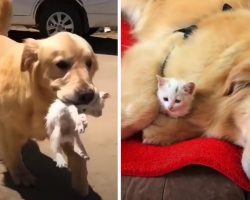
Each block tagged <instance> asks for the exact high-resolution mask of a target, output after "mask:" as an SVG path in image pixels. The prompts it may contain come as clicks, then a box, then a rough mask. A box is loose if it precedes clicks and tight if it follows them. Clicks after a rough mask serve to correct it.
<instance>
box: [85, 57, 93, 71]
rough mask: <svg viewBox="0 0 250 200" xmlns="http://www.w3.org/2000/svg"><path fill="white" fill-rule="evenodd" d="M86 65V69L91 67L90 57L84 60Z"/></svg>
mask: <svg viewBox="0 0 250 200" xmlns="http://www.w3.org/2000/svg"><path fill="white" fill-rule="evenodd" d="M86 66H87V68H88V70H90V69H91V66H92V60H91V59H88V60H87V61H86Z"/></svg>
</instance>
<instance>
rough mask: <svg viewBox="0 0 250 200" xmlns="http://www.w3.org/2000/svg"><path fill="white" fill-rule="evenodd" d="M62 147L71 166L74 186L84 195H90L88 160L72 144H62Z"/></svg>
mask: <svg viewBox="0 0 250 200" xmlns="http://www.w3.org/2000/svg"><path fill="white" fill-rule="evenodd" d="M62 148H63V151H64V153H65V154H66V156H67V158H68V167H69V168H70V170H71V175H72V177H71V181H72V188H73V189H75V190H76V191H78V192H79V193H80V194H82V195H83V196H86V195H88V193H89V185H88V179H87V175H88V171H87V165H86V160H85V159H83V158H82V157H81V156H80V155H78V154H77V153H76V152H75V151H74V147H73V145H72V144H70V143H65V144H62Z"/></svg>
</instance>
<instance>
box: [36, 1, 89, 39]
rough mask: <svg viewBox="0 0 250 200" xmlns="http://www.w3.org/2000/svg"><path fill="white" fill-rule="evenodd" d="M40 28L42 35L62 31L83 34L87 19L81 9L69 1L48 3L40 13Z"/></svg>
mask: <svg viewBox="0 0 250 200" xmlns="http://www.w3.org/2000/svg"><path fill="white" fill-rule="evenodd" d="M39 15H40V16H39V29H40V32H41V34H42V36H44V37H47V36H50V35H54V34H55V33H58V32H61V31H68V32H71V33H76V34H78V35H81V36H82V35H83V34H84V33H86V32H87V31H88V30H86V28H85V27H86V24H84V23H86V22H87V20H86V19H84V16H82V15H81V13H80V11H79V9H78V8H77V7H75V6H72V5H70V4H67V3H58V4H57V5H56V6H53V5H47V6H45V7H44V9H43V10H42V11H41V12H40V14H39Z"/></svg>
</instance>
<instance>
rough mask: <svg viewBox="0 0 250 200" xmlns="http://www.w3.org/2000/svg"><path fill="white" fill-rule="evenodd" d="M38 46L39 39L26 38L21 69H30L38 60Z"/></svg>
mask: <svg viewBox="0 0 250 200" xmlns="http://www.w3.org/2000/svg"><path fill="white" fill-rule="evenodd" d="M38 48H39V44H38V41H36V40H34V39H31V38H29V39H27V40H25V42H24V49H23V54H22V58H21V59H22V60H21V71H27V70H30V69H31V68H32V66H33V65H34V63H35V62H36V61H37V60H38Z"/></svg>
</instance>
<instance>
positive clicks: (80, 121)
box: [46, 92, 110, 168]
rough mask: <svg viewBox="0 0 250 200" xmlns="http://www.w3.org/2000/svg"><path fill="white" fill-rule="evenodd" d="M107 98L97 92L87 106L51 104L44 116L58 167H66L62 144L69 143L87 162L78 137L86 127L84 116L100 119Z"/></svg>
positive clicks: (57, 101)
mask: <svg viewBox="0 0 250 200" xmlns="http://www.w3.org/2000/svg"><path fill="white" fill-rule="evenodd" d="M109 96H110V95H109V93H106V92H97V93H96V95H95V97H94V99H93V100H92V101H91V102H90V103H89V104H88V105H78V106H75V105H67V104H65V103H63V102H62V101H61V100H59V99H56V100H55V102H54V103H52V104H51V106H50V107H49V110H48V114H47V116H46V128H47V134H48V136H49V139H50V145H51V149H52V151H53V153H54V154H55V162H56V165H57V166H58V167H60V168H61V167H66V166H67V162H66V160H65V159H64V157H63V150H62V147H61V145H62V144H64V143H70V144H71V145H72V146H74V149H75V150H76V151H79V154H80V155H81V156H82V157H83V158H84V159H86V160H89V156H88V154H87V152H86V150H85V148H84V145H83V143H82V142H81V140H80V137H79V134H81V133H83V132H84V131H85V128H86V127H87V125H88V122H87V118H86V115H85V114H87V115H92V116H94V117H100V116H101V115H102V109H103V107H104V102H105V99H107V98H108V97H109Z"/></svg>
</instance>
